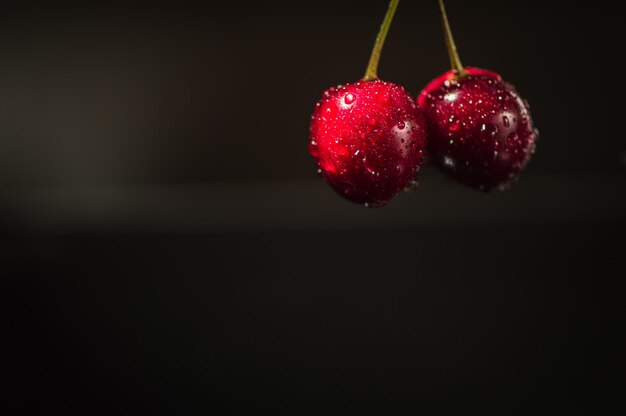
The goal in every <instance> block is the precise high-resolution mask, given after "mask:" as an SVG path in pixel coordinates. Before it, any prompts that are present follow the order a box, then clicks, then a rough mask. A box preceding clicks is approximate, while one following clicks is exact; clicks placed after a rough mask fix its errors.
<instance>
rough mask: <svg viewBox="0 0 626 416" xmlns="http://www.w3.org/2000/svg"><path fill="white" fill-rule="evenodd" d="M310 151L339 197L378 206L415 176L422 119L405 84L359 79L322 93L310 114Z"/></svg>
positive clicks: (423, 131) (421, 151) (422, 140)
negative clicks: (403, 86)
mask: <svg viewBox="0 0 626 416" xmlns="http://www.w3.org/2000/svg"><path fill="white" fill-rule="evenodd" d="M310 132H311V138H310V142H309V152H310V153H311V156H313V158H314V159H315V161H316V162H317V165H318V172H319V173H320V174H321V175H322V176H323V177H324V179H325V180H326V181H327V182H328V183H329V184H330V185H331V186H332V187H333V188H334V189H335V191H337V192H338V193H339V194H340V195H342V196H343V197H345V198H347V199H349V200H350V201H353V202H356V203H359V204H365V205H366V206H383V205H385V204H386V203H387V202H388V201H389V199H390V198H392V197H393V196H394V195H396V194H397V193H398V192H400V191H401V190H402V189H403V188H405V187H407V186H410V185H411V182H412V181H414V180H417V173H418V170H419V167H420V164H421V163H422V159H423V156H424V150H425V147H426V121H425V119H424V116H423V115H422V112H421V111H420V109H419V108H418V107H417V106H416V105H415V102H414V101H413V99H412V98H411V96H410V95H409V94H408V93H407V92H406V91H405V90H404V88H402V87H400V86H398V85H395V84H392V83H390V82H385V81H381V80H375V81H359V82H356V83H354V84H347V85H344V86H338V87H337V88H330V89H329V90H327V91H326V92H324V94H323V96H322V99H321V100H320V101H319V102H318V103H317V104H316V107H315V112H314V113H313V115H312V116H311V130H310Z"/></svg>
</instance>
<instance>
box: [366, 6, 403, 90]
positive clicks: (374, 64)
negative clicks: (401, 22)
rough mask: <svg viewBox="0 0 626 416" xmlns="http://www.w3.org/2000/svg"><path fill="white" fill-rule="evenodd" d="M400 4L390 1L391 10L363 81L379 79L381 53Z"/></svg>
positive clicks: (380, 31) (379, 33) (382, 25)
mask: <svg viewBox="0 0 626 416" xmlns="http://www.w3.org/2000/svg"><path fill="white" fill-rule="evenodd" d="M398 3H400V0H391V1H389V8H388V9H387V14H386V15H385V19H384V20H383V23H382V24H381V25H380V29H379V31H378V35H377V36H376V42H375V43H374V48H373V49H372V55H371V56H370V61H369V63H368V64H367V69H366V70H365V76H364V77H363V81H374V80H375V79H378V75H377V73H378V61H380V53H381V52H382V50H383V45H384V44H385V39H386V38H387V33H388V32H389V28H390V27H391V21H392V20H393V15H394V14H395V13H396V9H397V8H398Z"/></svg>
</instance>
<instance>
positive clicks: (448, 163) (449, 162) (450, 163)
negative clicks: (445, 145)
mask: <svg viewBox="0 0 626 416" xmlns="http://www.w3.org/2000/svg"><path fill="white" fill-rule="evenodd" d="M443 165H444V166H446V167H449V168H452V169H454V167H455V166H456V162H455V161H454V159H452V158H451V157H450V156H444V157H443Z"/></svg>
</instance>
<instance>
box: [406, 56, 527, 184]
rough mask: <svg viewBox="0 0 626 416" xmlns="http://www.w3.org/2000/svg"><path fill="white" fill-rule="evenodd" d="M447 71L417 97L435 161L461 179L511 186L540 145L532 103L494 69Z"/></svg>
mask: <svg viewBox="0 0 626 416" xmlns="http://www.w3.org/2000/svg"><path fill="white" fill-rule="evenodd" d="M465 70H466V72H467V74H468V75H467V76H466V77H464V78H457V77H456V72H455V71H448V72H446V73H444V74H443V75H441V76H440V77H438V78H436V79H434V80H433V81H432V82H431V83H430V84H428V85H427V86H426V88H424V90H423V91H422V92H421V94H420V96H419V97H418V104H419V106H420V108H421V109H422V110H423V111H424V113H425V115H426V118H427V120H428V124H429V144H428V146H429V151H430V152H431V155H432V158H433V162H434V163H435V164H437V165H439V166H440V167H441V168H442V170H444V171H445V172H446V173H448V174H449V175H451V176H452V177H454V178H455V179H457V180H458V181H459V182H461V183H464V184H466V185H469V186H472V187H475V188H477V189H480V190H483V191H488V190H490V189H492V188H494V187H499V188H500V189H506V188H507V187H508V186H509V185H510V184H511V183H512V181H513V180H515V179H516V178H517V176H518V174H519V173H520V171H521V170H522V169H523V168H524V166H525V165H526V163H527V162H528V160H529V158H530V156H531V154H532V153H533V152H534V150H535V141H536V140H537V137H538V133H537V130H536V129H534V127H533V122H532V119H531V116H530V113H529V106H528V103H527V102H525V101H523V100H522V98H521V97H520V96H519V95H518V94H517V92H516V91H515V88H514V87H513V86H512V85H511V84H508V83H506V82H504V81H503V80H502V78H501V77H500V76H499V75H498V74H497V73H495V72H492V71H487V70H484V69H478V68H471V67H466V68H465Z"/></svg>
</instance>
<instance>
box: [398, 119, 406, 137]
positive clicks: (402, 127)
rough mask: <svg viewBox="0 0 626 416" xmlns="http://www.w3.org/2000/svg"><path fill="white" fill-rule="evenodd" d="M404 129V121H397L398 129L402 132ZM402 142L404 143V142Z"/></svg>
mask: <svg viewBox="0 0 626 416" xmlns="http://www.w3.org/2000/svg"><path fill="white" fill-rule="evenodd" d="M405 127H406V124H405V123H404V121H398V129H400V130H404V128H405ZM402 141H403V142H404V140H402Z"/></svg>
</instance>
